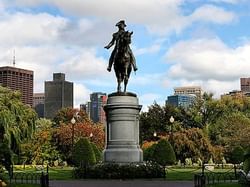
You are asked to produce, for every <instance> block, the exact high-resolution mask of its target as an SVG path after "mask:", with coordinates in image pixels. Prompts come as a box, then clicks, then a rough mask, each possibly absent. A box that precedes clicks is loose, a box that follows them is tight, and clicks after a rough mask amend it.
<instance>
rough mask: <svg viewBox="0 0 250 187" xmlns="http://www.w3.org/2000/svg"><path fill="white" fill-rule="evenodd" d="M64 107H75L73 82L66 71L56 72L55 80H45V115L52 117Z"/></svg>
mask: <svg viewBox="0 0 250 187" xmlns="http://www.w3.org/2000/svg"><path fill="white" fill-rule="evenodd" d="M64 107H73V83H72V82H68V81H65V74H64V73H54V74H53V81H45V102H44V117H46V118H50V119H51V118H53V117H54V116H55V114H56V113H57V111H58V110H60V109H61V108H64Z"/></svg>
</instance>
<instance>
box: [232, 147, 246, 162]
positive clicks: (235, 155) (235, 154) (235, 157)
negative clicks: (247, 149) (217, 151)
mask: <svg viewBox="0 0 250 187" xmlns="http://www.w3.org/2000/svg"><path fill="white" fill-rule="evenodd" d="M243 161H244V149H243V148H242V147H241V146H237V147H235V148H234V149H233V150H232V152H231V154H230V155H229V162H231V163H232V164H240V163H241V162H243Z"/></svg>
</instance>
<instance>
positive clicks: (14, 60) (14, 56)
mask: <svg viewBox="0 0 250 187" xmlns="http://www.w3.org/2000/svg"><path fill="white" fill-rule="evenodd" d="M15 65H16V55H15V49H14V51H13V66H14V67H15Z"/></svg>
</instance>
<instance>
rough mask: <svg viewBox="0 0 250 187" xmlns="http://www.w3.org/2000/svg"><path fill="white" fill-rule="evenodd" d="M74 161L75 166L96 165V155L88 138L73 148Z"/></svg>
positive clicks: (82, 139) (81, 140) (79, 141)
mask: <svg viewBox="0 0 250 187" xmlns="http://www.w3.org/2000/svg"><path fill="white" fill-rule="evenodd" d="M72 160H73V162H74V165H75V166H77V167H79V166H81V165H93V164H95V163H96V158H95V153H94V150H93V147H92V146H91V143H90V142H89V140H88V139H87V138H81V139H79V140H78V142H76V144H75V146H74V147H73V152H72Z"/></svg>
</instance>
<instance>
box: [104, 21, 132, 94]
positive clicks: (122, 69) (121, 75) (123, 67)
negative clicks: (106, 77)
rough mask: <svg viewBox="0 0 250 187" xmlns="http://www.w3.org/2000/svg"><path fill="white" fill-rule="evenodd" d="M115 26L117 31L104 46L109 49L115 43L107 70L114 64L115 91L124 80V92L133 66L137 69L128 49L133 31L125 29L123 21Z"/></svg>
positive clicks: (118, 90)
mask: <svg viewBox="0 0 250 187" xmlns="http://www.w3.org/2000/svg"><path fill="white" fill-rule="evenodd" d="M116 26H117V27H118V31H117V32H115V33H114V34H113V38H112V40H111V42H110V43H109V44H108V45H107V46H105V47H104V48H106V49H109V48H110V47H112V46H113V45H115V47H114V49H113V51H112V53H111V55H110V58H109V64H108V68H107V70H108V71H109V72H110V71H111V67H112V65H113V64H114V70H115V75H116V78H117V83H118V86H117V92H121V83H122V82H124V92H126V89H127V84H128V79H129V76H130V73H131V70H132V68H133V70H134V71H137V66H136V60H135V57H134V55H133V52H132V50H131V49H130V46H129V45H130V43H131V36H132V34H133V32H129V31H125V27H126V24H125V21H124V20H121V21H119V22H118V23H117V24H116Z"/></svg>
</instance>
